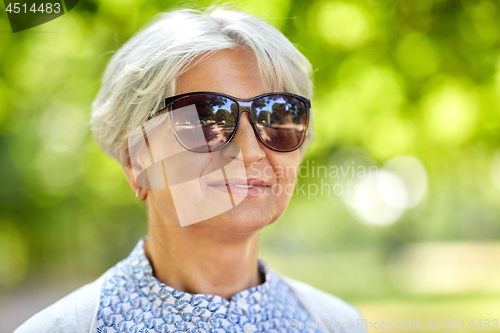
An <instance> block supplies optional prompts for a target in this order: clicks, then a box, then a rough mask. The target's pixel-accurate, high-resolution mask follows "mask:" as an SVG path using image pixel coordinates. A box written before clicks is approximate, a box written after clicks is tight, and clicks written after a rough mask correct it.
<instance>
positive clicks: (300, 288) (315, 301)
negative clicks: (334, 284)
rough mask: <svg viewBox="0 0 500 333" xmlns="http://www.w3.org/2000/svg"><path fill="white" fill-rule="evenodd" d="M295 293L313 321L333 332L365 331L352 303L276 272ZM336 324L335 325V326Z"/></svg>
mask: <svg viewBox="0 0 500 333" xmlns="http://www.w3.org/2000/svg"><path fill="white" fill-rule="evenodd" d="M278 276H279V277H280V278H281V280H282V281H283V282H284V283H285V284H286V285H288V287H289V288H290V289H291V290H292V291H293V292H294V293H295V295H296V296H297V298H298V300H299V301H300V303H301V304H302V305H303V306H304V308H305V309H306V310H307V311H308V312H309V313H310V314H311V316H312V317H313V318H314V320H315V321H319V322H321V323H323V326H324V327H326V326H329V327H330V328H332V329H335V328H337V329H336V330H335V332H365V329H364V318H363V316H362V315H361V313H360V312H359V311H358V309H356V308H355V307H354V306H353V305H351V304H349V303H347V302H346V301H344V300H342V299H340V298H339V297H337V296H334V295H331V294H329V293H327V292H324V291H322V290H320V289H317V288H315V287H313V286H311V285H308V284H306V283H304V282H300V281H297V280H295V279H292V278H289V277H286V276H283V275H281V274H278ZM335 325H337V327H335Z"/></svg>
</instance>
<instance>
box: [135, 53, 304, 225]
mask: <svg viewBox="0 0 500 333" xmlns="http://www.w3.org/2000/svg"><path fill="white" fill-rule="evenodd" d="M196 91H211V92H219V93H224V94H228V95H231V96H234V97H238V98H251V97H255V96H257V95H260V94H264V93H267V92H270V91H269V90H268V89H267V88H266V85H265V83H264V82H263V80H262V79H261V77H260V74H259V68H258V64H257V59H256V58H255V56H254V54H253V53H252V52H251V51H248V50H243V49H240V50H223V51H218V52H216V53H215V54H214V55H213V56H211V57H209V58H208V59H205V60H202V61H200V62H198V63H197V64H196V65H194V66H193V67H191V68H190V69H189V70H188V71H187V72H185V73H184V74H182V75H181V76H180V77H179V79H178V84H177V91H176V94H183V93H189V92H196ZM186 112H188V111H186ZM164 119H165V121H168V119H167V118H166V117H165V118H164ZM163 128H168V129H169V131H168V133H166V132H163V133H162V134H161V135H160V134H155V133H153V131H151V133H149V134H148V137H149V144H150V145H151V147H152V148H154V147H153V146H154V145H158V144H163V148H161V147H160V148H159V149H160V150H161V149H163V150H166V151H167V152H166V153H165V154H166V155H168V156H171V157H172V156H173V157H172V158H170V159H168V158H167V159H165V163H164V164H165V166H164V170H163V171H164V173H165V174H166V176H167V180H168V186H166V187H167V188H166V189H150V190H149V191H148V197H147V207H148V214H149V218H150V224H151V223H155V224H160V225H161V226H179V225H186V226H184V228H214V229H217V230H219V231H223V232H230V233H237V234H242V233H249V232H253V231H256V230H259V229H261V228H263V227H264V226H266V225H269V224H271V223H272V222H274V221H275V220H276V219H277V218H278V217H279V216H280V215H281V214H282V213H283V212H284V210H285V208H286V206H287V205H288V202H289V200H290V196H291V194H292V193H293V190H294V187H295V181H296V175H297V171H298V167H299V164H300V161H301V155H300V151H299V150H295V151H293V152H288V153H280V152H276V151H273V150H270V149H269V148H267V147H265V146H264V145H263V144H262V143H261V142H260V140H259V139H258V138H257V137H256V135H255V133H254V130H253V128H252V124H251V120H250V116H249V114H248V112H243V114H242V116H241V120H240V124H239V127H238V130H237V132H236V135H235V137H234V138H233V140H232V141H231V144H229V145H228V147H226V148H224V149H222V150H220V151H217V152H215V153H212V155H211V154H208V153H202V154H200V153H193V152H189V151H186V150H184V149H183V148H182V147H181V146H180V145H179V144H178V142H176V140H175V138H174V136H173V134H172V133H171V131H170V127H169V126H168V127H167V126H163ZM145 131H146V132H147V131H148V129H147V127H146V129H145ZM155 136H156V138H157V139H155ZM160 137H161V140H160V139H159V138H160ZM165 154H164V155H165ZM169 161H171V162H169ZM214 163H215V169H216V172H214ZM217 164H219V166H220V165H225V167H224V170H221V169H220V168H218V167H217ZM217 169H218V170H217ZM125 171H126V173H127V176H128V179H129V181H130V182H131V185H132V187H134V185H135V182H133V177H131V170H130V168H127V167H125ZM222 175H224V177H222ZM224 178H226V179H228V183H229V185H230V190H231V195H232V202H231V201H230V200H228V199H231V198H230V196H229V195H228V190H227V187H226V181H225V180H224ZM242 182H245V183H246V182H248V184H253V186H250V187H249V188H246V187H248V186H246V185H245V184H242ZM139 186H140V184H139ZM207 217H209V218H207ZM180 220H181V221H180ZM182 220H184V222H183V221H182ZM187 220H190V221H191V222H188V223H186V221H187ZM198 220H199V222H198ZM193 221H195V222H196V223H194V222H193ZM150 226H151V225H150Z"/></svg>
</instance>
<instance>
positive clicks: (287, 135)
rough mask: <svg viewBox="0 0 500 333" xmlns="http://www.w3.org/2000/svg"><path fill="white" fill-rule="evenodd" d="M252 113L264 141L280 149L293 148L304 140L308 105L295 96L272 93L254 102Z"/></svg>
mask: <svg viewBox="0 0 500 333" xmlns="http://www.w3.org/2000/svg"><path fill="white" fill-rule="evenodd" d="M252 114H253V117H254V119H255V122H256V125H257V129H258V131H259V134H260V136H261V137H262V140H263V141H264V143H266V144H267V145H268V146H270V147H272V148H275V149H279V150H292V149H294V148H296V147H297V146H299V145H300V144H301V143H302V141H303V140H304V136H305V130H306V126H307V106H306V104H305V103H304V102H303V101H302V100H300V99H298V98H296V97H293V96H288V95H271V96H267V97H263V98H259V99H257V100H255V101H254V102H253V103H252Z"/></svg>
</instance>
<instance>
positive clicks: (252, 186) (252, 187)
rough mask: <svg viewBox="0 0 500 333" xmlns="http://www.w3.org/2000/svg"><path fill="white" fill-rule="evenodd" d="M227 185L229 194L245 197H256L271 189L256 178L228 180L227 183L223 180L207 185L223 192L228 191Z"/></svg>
mask: <svg viewBox="0 0 500 333" xmlns="http://www.w3.org/2000/svg"><path fill="white" fill-rule="evenodd" d="M227 185H229V187H230V190H231V194H233V195H245V196H247V197H249V196H257V195H259V194H261V193H263V192H264V190H265V189H266V188H269V187H271V185H269V183H267V182H266V181H264V180H261V179H257V178H248V179H242V178H228V179H227V183H226V181H225V180H224V179H219V180H216V181H212V182H210V183H209V184H208V186H210V187H212V188H214V189H218V190H220V191H224V192H227V191H228V188H227Z"/></svg>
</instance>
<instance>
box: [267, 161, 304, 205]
mask: <svg viewBox="0 0 500 333" xmlns="http://www.w3.org/2000/svg"><path fill="white" fill-rule="evenodd" d="M270 160H271V164H272V166H273V169H274V172H275V175H276V183H277V184H278V186H279V187H280V189H281V190H282V193H281V195H280V197H288V198H289V197H290V196H291V195H292V193H293V189H294V187H295V182H296V180H297V174H298V171H299V165H300V160H301V159H300V154H299V152H298V151H294V152H291V153H281V154H277V153H276V155H275V156H273V158H271V159H270Z"/></svg>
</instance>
